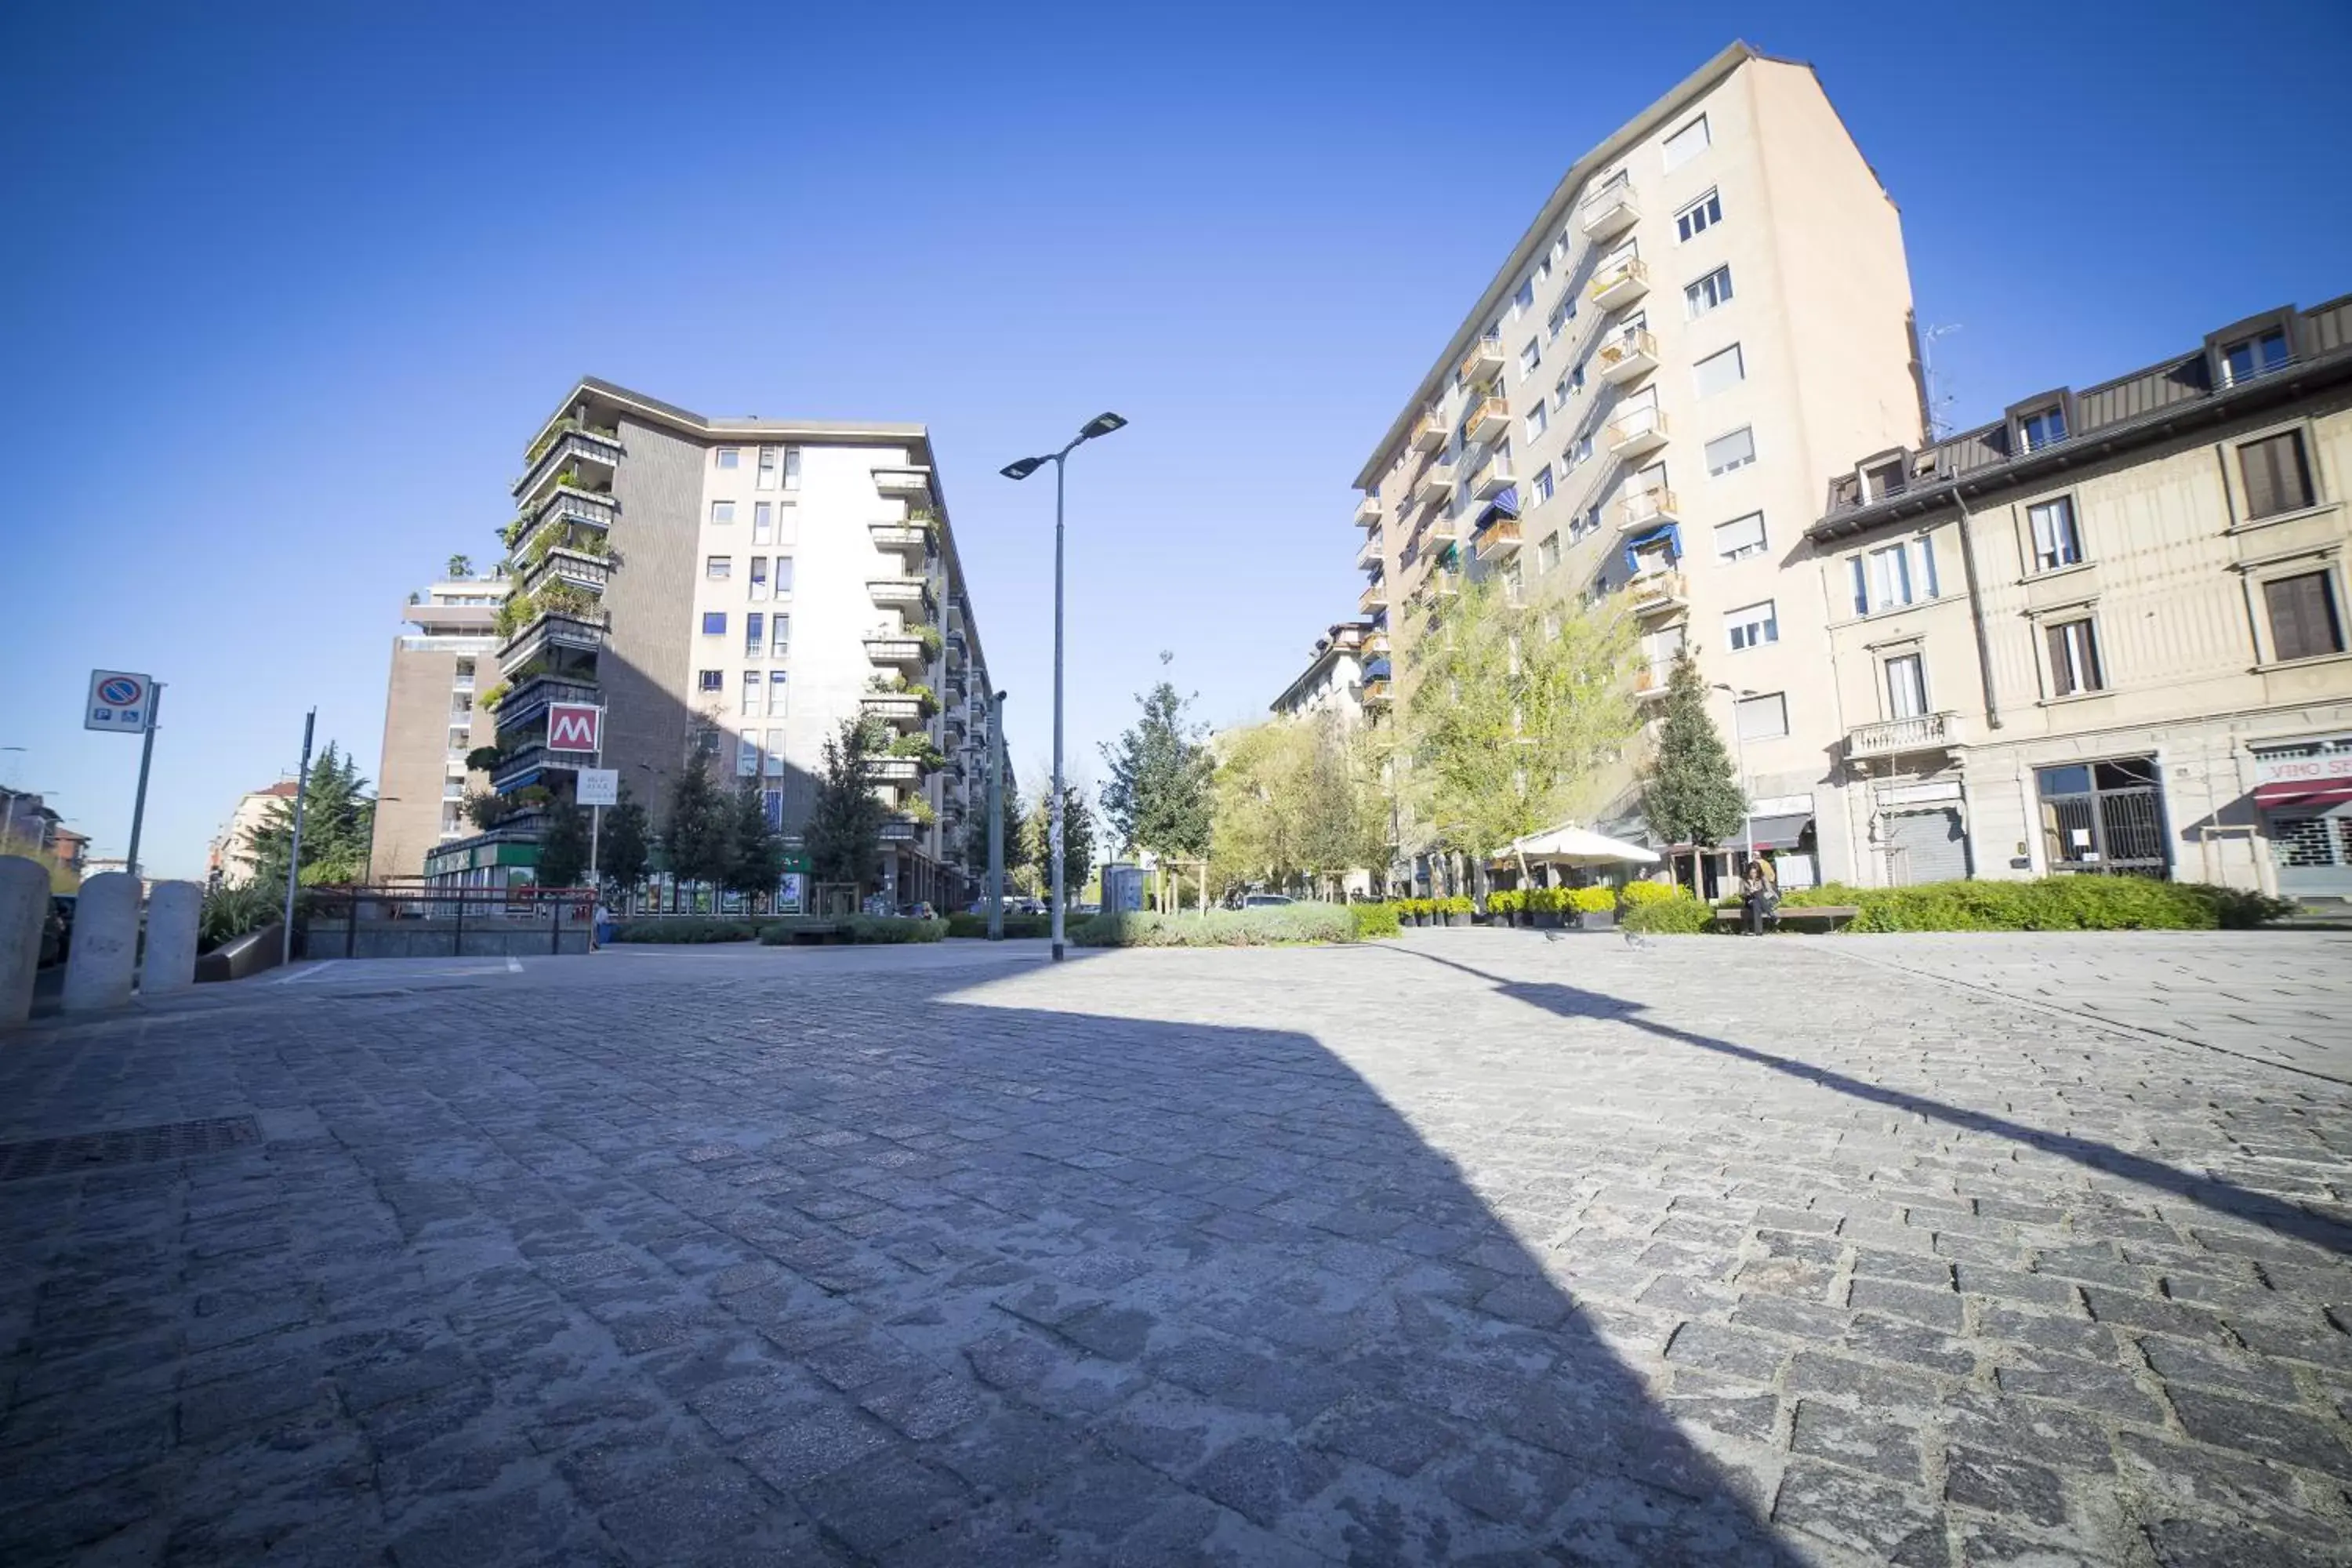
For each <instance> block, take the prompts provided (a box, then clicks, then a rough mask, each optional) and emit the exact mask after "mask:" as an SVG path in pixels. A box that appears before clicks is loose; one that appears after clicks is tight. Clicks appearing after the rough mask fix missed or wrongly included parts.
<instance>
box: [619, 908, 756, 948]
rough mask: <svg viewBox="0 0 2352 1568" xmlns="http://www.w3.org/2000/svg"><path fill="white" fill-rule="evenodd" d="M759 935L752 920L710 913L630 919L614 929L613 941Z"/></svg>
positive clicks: (729, 938)
mask: <svg viewBox="0 0 2352 1568" xmlns="http://www.w3.org/2000/svg"><path fill="white" fill-rule="evenodd" d="M759 934H760V931H759V928H758V927H757V926H755V925H753V924H752V923H751V921H725V920H714V919H712V918H711V917H709V916H708V915H685V916H680V917H678V918H677V919H674V920H663V921H629V922H628V923H626V924H625V925H621V926H616V927H614V931H613V940H614V942H673V943H677V942H750V941H751V939H752V938H753V937H755V936H758V935H759Z"/></svg>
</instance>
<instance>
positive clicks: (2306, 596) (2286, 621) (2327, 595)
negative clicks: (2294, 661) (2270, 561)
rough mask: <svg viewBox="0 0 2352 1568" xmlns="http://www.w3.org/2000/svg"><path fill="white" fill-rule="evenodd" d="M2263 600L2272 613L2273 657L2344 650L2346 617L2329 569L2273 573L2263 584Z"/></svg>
mask: <svg viewBox="0 0 2352 1568" xmlns="http://www.w3.org/2000/svg"><path fill="white" fill-rule="evenodd" d="M2263 604H2264V605H2266V606H2267V607H2268V608H2269V610H2270V613H2271V657H2272V658H2277V659H2289V658H2320V657H2321V656H2322V655H2325V654H2331V653H2342V652H2343V651H2344V617H2343V616H2342V615H2341V614H2340V613H2339V612H2338V610H2337V608H2336V585H2335V584H2333V583H2331V582H2329V581H2328V577H2327V574H2326V573H2325V572H2305V573H2301V574H2297V575H2295V576H2293V577H2273V578H2272V579H2271V580H2270V581H2269V582H2267V583H2264V584H2263Z"/></svg>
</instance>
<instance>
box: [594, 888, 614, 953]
mask: <svg viewBox="0 0 2352 1568" xmlns="http://www.w3.org/2000/svg"><path fill="white" fill-rule="evenodd" d="M596 945H597V946H598V947H610V946H612V945H613V911H612V910H608V909H606V908H605V907H604V900H602V899H599V900H596Z"/></svg>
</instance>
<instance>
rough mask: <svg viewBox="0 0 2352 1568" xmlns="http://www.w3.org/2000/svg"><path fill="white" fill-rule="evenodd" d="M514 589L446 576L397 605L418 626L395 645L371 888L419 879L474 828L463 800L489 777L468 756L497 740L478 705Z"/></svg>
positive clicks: (500, 582)
mask: <svg viewBox="0 0 2352 1568" xmlns="http://www.w3.org/2000/svg"><path fill="white" fill-rule="evenodd" d="M510 586H511V584H509V583H508V582H507V581H506V579H504V578H502V577H457V578H448V579H444V580H443V581H441V582H438V583H434V584H428V585H427V586H425V588H423V589H420V590H419V591H417V592H416V593H414V594H411V595H409V596H408V603H407V604H406V605H404V606H402V608H401V619H402V620H404V621H405V622H407V623H408V625H409V626H411V627H412V628H413V629H412V630H409V631H405V632H403V633H401V634H399V635H398V636H396V637H394V638H393V639H392V675H391V679H390V680H389V682H388V683H387V684H386V686H385V689H384V701H383V751H382V752H380V753H379V754H378V756H377V758H376V766H375V787H376V804H375V832H374V835H373V838H372V839H371V840H370V842H369V845H368V879H369V880H370V881H372V882H383V881H388V880H391V879H394V878H413V877H417V876H421V875H423V873H424V870H425V856H426V855H427V854H429V853H431V852H432V851H433V850H435V849H436V848H438V847H440V846H442V845H444V844H446V843H449V842H451V841H452V840H454V839H458V838H462V837H466V836H467V834H468V833H470V832H471V831H472V828H471V827H470V826H469V825H468V824H467V821H466V819H465V815H464V812H463V809H462V806H461V803H462V802H463V800H464V799H465V795H466V792H467V790H468V789H469V788H478V787H479V786H480V785H481V784H483V783H484V780H483V779H482V777H481V776H480V775H479V774H469V773H467V770H466V754H467V752H471V751H472V750H474V749H475V748H476V747H477V746H487V745H488V744H490V742H491V741H492V740H493V739H495V733H494V726H493V725H492V723H491V721H490V717H489V715H488V713H487V712H485V711H483V710H482V709H481V707H480V705H479V704H478V702H477V700H476V699H477V697H478V693H479V690H480V689H484V688H487V687H488V685H489V684H490V681H491V679H492V674H493V671H494V670H495V668H496V667H495V664H494V662H493V660H492V658H491V655H492V654H493V652H494V651H495V650H496V648H497V647H498V638H497V637H496V635H495V634H494V632H493V629H492V622H493V621H494V620H495V619H496V617H497V616H498V613H499V605H500V604H501V603H503V602H504V601H505V599H506V596H507V591H508V589H509V587H510Z"/></svg>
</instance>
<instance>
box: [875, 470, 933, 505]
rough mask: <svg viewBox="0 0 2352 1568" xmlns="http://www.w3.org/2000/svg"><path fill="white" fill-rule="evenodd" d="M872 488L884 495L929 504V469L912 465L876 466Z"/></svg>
mask: <svg viewBox="0 0 2352 1568" xmlns="http://www.w3.org/2000/svg"><path fill="white" fill-rule="evenodd" d="M874 488H875V489H877V490H880V491H881V492H882V493H883V494H884V495H886V496H893V497H897V498H898V499H899V500H910V501H914V502H916V503H917V504H919V505H922V506H929V504H930V502H931V470H930V469H929V468H919V467H914V466H908V467H905V468H877V469H875V470H874Z"/></svg>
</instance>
